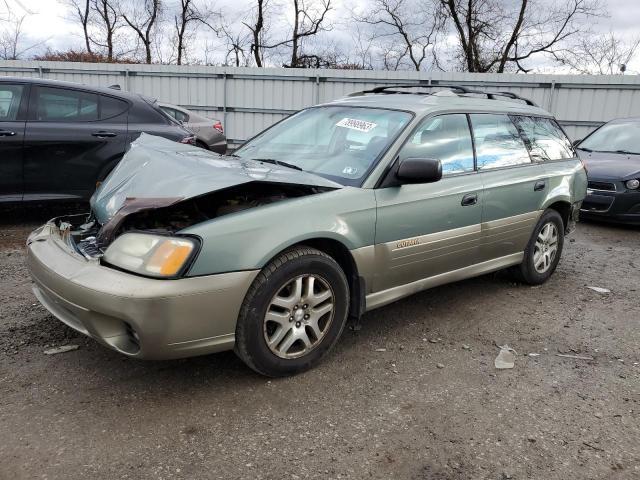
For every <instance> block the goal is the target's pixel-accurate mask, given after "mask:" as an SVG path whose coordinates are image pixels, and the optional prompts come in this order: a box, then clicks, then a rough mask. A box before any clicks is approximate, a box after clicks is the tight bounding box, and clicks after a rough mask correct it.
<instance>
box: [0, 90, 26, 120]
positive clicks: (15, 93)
mask: <svg viewBox="0 0 640 480" xmlns="http://www.w3.org/2000/svg"><path fill="white" fill-rule="evenodd" d="M23 91H24V86H22V85H5V84H0V122H11V121H14V120H15V119H16V118H18V111H19V110H20V100H21V99H22V92H23Z"/></svg>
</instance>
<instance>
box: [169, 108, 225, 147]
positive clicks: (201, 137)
mask: <svg viewBox="0 0 640 480" xmlns="http://www.w3.org/2000/svg"><path fill="white" fill-rule="evenodd" d="M158 105H159V106H160V108H161V109H162V110H163V111H164V112H165V113H166V114H167V115H169V116H170V117H171V118H173V119H175V120H177V121H178V122H180V123H181V124H183V125H184V126H185V127H187V128H188V129H189V130H191V131H192V132H193V133H194V134H195V136H196V145H198V146H199V147H202V148H206V149H208V150H211V151H214V152H216V153H220V154H223V155H224V154H225V153H226V152H227V137H225V136H224V129H223V127H222V122H221V121H220V120H217V119H212V118H207V117H203V116H202V115H198V114H197V113H194V112H192V111H191V110H187V109H186V108H182V107H178V106H177V105H171V104H169V103H159V104H158Z"/></svg>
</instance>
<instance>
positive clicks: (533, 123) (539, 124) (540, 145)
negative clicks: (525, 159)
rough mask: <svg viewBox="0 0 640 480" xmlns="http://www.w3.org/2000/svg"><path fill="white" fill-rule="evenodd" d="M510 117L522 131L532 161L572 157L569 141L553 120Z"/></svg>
mask: <svg viewBox="0 0 640 480" xmlns="http://www.w3.org/2000/svg"><path fill="white" fill-rule="evenodd" d="M512 118H513V121H514V122H515V124H516V125H517V126H518V128H519V129H520V131H521V132H522V135H523V138H524V142H525V144H526V145H527V148H528V149H529V152H530V153H531V158H532V159H533V161H534V162H535V161H542V162H544V161H548V160H562V159H563V158H573V149H572V148H571V142H570V141H569V139H568V138H567V136H566V135H565V134H564V132H563V131H562V129H561V128H560V126H559V125H558V124H557V123H556V122H555V121H554V120H552V119H550V118H542V117H525V116H520V115H517V116H513V117H512Z"/></svg>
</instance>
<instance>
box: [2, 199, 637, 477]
mask: <svg viewBox="0 0 640 480" xmlns="http://www.w3.org/2000/svg"><path fill="white" fill-rule="evenodd" d="M51 213H52V212H50V211H42V210H40V209H34V210H28V211H17V212H8V211H3V212H2V213H1V214H0V217H2V218H4V220H0V272H1V275H0V277H1V279H0V289H1V291H2V295H3V300H2V303H1V304H0V479H22V478H29V479H30V478H47V479H58V478H65V479H66V478H131V479H146V478H153V479H171V478H176V479H178V478H184V479H200V478H222V479H235V478H246V479H284V478H289V479H298V478H300V479H302V478H353V479H355V478H398V479H467V478H468V479H480V478H488V479H507V478H513V479H525V478H526V479H528V478H535V479H591V478H602V479H605V478H606V479H610V478H613V479H617V478H640V365H639V362H640V348H639V346H640V329H639V328H638V319H639V318H640V307H639V306H638V302H639V300H640V295H639V291H640V281H639V280H640V258H639V256H638V255H639V252H640V230H638V229H632V228H620V227H609V226H601V225H594V224H581V225H580V226H579V229H578V230H577V232H575V233H574V235H573V237H572V238H573V239H574V240H572V242H571V243H569V242H567V243H566V246H565V254H564V257H563V260H562V262H561V264H560V267H559V269H558V271H557V273H556V274H555V275H554V276H553V278H552V279H551V281H550V282H548V283H547V284H546V285H544V286H542V287H538V288H531V287H526V286H522V285H518V284H514V283H513V282H511V281H510V279H509V277H508V276H507V275H505V274H504V273H499V274H495V275H490V276H485V277H481V278H478V279H474V280H470V281H465V282H461V283H458V284H455V285H450V286H445V287H441V288H437V289H434V290H431V291H428V292H425V293H422V294H418V295H416V296H414V297H411V298H408V299H406V300H404V301H401V302H399V303H396V304H394V305H391V306H388V307H385V308H382V309H380V310H377V311H374V312H371V313H369V314H367V315H366V316H365V317H364V319H363V322H362V329H361V330H360V331H357V332H356V331H352V330H349V331H346V332H345V335H344V336H343V338H342V340H341V342H340V343H339V344H338V346H337V348H336V350H335V351H334V353H333V355H332V356H331V357H330V358H328V359H327V361H325V362H324V363H323V364H322V365H321V366H320V367H318V368H317V369H315V370H313V371H311V372H308V373H306V374H304V375H300V376H298V377H295V378H288V379H283V380H268V379H265V378H262V377H260V376H257V375H255V374H254V373H252V372H251V371H250V370H248V369H247V368H246V367H244V366H243V364H242V363H241V362H240V361H239V360H238V359H237V358H236V357H235V356H234V355H233V354H232V353H225V354H218V355H212V356H208V357H201V358H194V359H189V360H182V361H170V362H141V361H134V360H129V359H127V358H123V357H122V356H120V355H118V354H116V353H113V352H111V351H108V350H106V349H105V348H103V347H101V346H99V345H97V344H95V343H94V342H92V341H90V340H87V339H85V338H83V337H81V336H79V335H77V334H76V333H75V332H73V331H72V330H70V329H68V328H67V327H65V326H64V325H62V324H61V323H60V322H58V321H57V320H55V319H54V318H53V317H52V316H51V315H49V314H48V313H47V312H46V311H45V310H44V308H42V307H41V306H39V304H37V303H36V300H35V298H34V296H33V294H32V292H31V285H30V280H29V277H28V274H27V271H26V269H25V262H24V251H23V243H24V240H25V238H26V235H27V233H28V231H29V230H30V229H31V228H32V227H34V226H35V225H37V224H38V223H40V222H41V221H42V220H43V219H46V218H47V217H48V216H52V215H51ZM25 218H26V220H25ZM16 219H20V222H22V223H18V222H17V220H16ZM587 285H595V286H600V287H606V288H608V289H610V290H611V293H610V294H599V293H596V292H594V291H592V290H590V289H588V288H586V286H587ZM68 343H73V344H77V345H79V346H80V348H79V349H78V350H77V351H73V352H69V353H65V354H60V355H54V356H48V355H44V354H43V351H44V350H45V349H46V348H47V347H48V346H51V345H53V346H58V345H64V344H68ZM503 344H509V345H510V346H511V347H513V348H514V349H515V350H516V351H517V353H518V356H517V358H516V365H515V368H514V369H513V370H501V371H497V370H496V369H495V368H494V365H493V360H494V358H495V356H496V354H497V353H498V349H497V348H496V345H503ZM380 349H385V350H384V351H379V350H380ZM529 353H539V354H540V355H539V356H528V355H527V354H529ZM557 353H568V354H581V355H588V356H592V357H594V360H593V361H587V360H575V359H570V358H564V357H559V356H557V355H556V354H557Z"/></svg>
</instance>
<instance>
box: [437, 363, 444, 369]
mask: <svg viewBox="0 0 640 480" xmlns="http://www.w3.org/2000/svg"><path fill="white" fill-rule="evenodd" d="M436 367H438V368H444V364H442V363H436Z"/></svg>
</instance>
